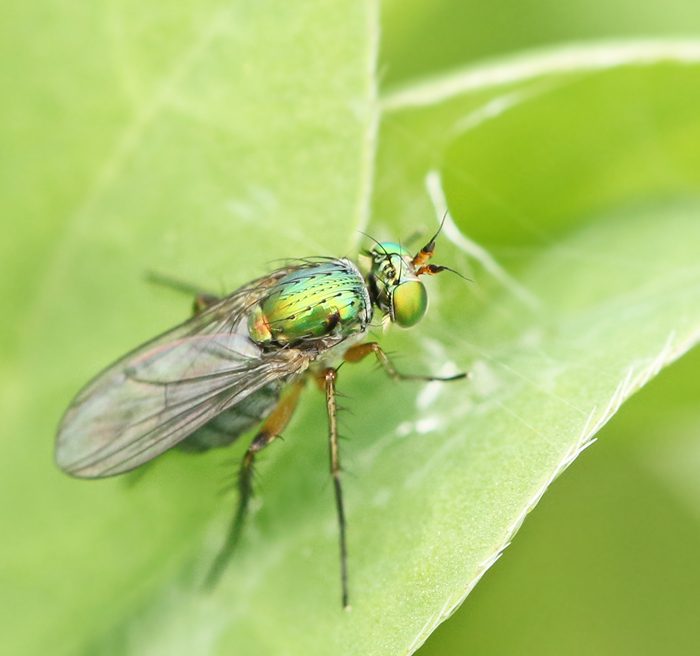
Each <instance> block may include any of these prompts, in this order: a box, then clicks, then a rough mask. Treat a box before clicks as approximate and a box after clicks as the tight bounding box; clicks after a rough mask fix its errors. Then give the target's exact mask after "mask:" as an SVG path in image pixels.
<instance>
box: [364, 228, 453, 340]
mask: <svg viewBox="0 0 700 656" xmlns="http://www.w3.org/2000/svg"><path fill="white" fill-rule="evenodd" d="M440 228H442V226H440ZM439 233H440V231H439V230H438V232H437V233H436V234H435V236H434V237H433V238H432V239H431V240H430V241H429V242H428V243H427V244H426V245H425V246H424V247H423V248H421V249H420V251H418V253H417V254H416V255H411V253H410V252H409V251H407V250H406V249H405V248H404V247H403V246H400V245H399V244H394V243H392V242H382V243H379V242H377V243H376V244H375V246H374V247H373V248H372V249H371V250H370V251H367V253H366V255H367V256H368V257H369V258H370V262H371V268H370V270H369V273H368V275H367V284H368V286H369V290H370V295H371V297H372V301H373V302H374V304H375V305H376V306H377V307H378V308H379V309H380V310H381V311H382V312H384V314H385V315H386V316H387V317H389V318H390V320H391V321H392V322H394V323H396V324H398V325H399V326H401V328H410V327H411V326H415V325H416V324H417V323H418V322H419V321H420V320H421V319H422V318H423V316H424V315H425V312H426V310H427V309H428V292H427V291H426V289H425V285H424V284H423V283H422V282H421V281H420V280H419V279H418V277H419V276H422V275H430V276H433V275H435V274H436V273H440V272H441V271H452V269H450V268H448V267H444V266H439V265H437V264H427V261H428V260H429V259H430V258H431V257H432V256H433V253H434V251H435V239H436V238H437V236H438V234H439ZM454 273H456V272H454Z"/></svg>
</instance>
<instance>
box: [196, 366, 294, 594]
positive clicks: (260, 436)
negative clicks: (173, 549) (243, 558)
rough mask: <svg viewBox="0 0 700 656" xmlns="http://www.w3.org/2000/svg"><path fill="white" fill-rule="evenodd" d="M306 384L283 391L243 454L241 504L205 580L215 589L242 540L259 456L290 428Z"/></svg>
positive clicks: (239, 476) (206, 583)
mask: <svg viewBox="0 0 700 656" xmlns="http://www.w3.org/2000/svg"><path fill="white" fill-rule="evenodd" d="M304 384H305V380H304V379H301V380H299V381H297V382H295V383H292V385H290V386H289V387H288V388H287V389H286V390H285V391H284V392H283V394H282V398H281V400H280V402H279V404H278V405H277V407H276V408H275V409H274V410H273V412H272V414H271V415H270V416H269V417H268V418H267V420H266V421H265V423H264V424H263V427H262V428H261V429H260V430H259V431H258V433H257V435H256V436H255V437H254V438H253V441H252V442H251V443H250V446H249V447H248V450H247V451H246V453H245V455H244V456H243V460H242V462H241V468H240V471H239V474H238V492H239V498H238V508H237V509H236V514H235V515H234V517H233V520H232V522H231V527H230V529H229V532H228V537H227V538H226V542H225V544H224V546H223V547H222V549H221V551H220V552H219V554H218V555H217V557H216V560H215V561H214V564H213V565H212V568H211V570H210V571H209V575H208V576H207V579H206V582H205V588H209V589H211V588H212V587H214V586H215V585H216V583H217V582H218V580H219V579H220V578H221V574H222V573H223V571H224V569H225V567H226V563H227V562H228V560H229V558H230V557H231V554H232V553H233V552H234V551H235V549H236V547H237V545H238V542H239V541H240V538H241V534H242V531H243V526H244V524H245V519H246V516H247V514H248V506H249V505H250V499H251V497H252V495H253V466H254V465H255V456H256V455H257V454H258V453H259V452H260V451H262V450H263V449H264V448H265V447H266V446H267V445H268V444H270V443H272V442H273V441H274V440H275V438H277V437H279V436H280V434H281V433H282V431H283V430H284V429H285V428H286V426H287V424H288V423H289V420H290V419H291V418H292V414H293V413H294V409H295V408H296V406H297V403H298V401H299V396H300V395H301V392H302V390H303V389H304Z"/></svg>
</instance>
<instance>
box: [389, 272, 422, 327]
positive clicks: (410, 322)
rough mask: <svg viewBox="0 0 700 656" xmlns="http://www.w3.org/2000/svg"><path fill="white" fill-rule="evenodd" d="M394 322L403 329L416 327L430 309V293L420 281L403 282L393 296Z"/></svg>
mask: <svg viewBox="0 0 700 656" xmlns="http://www.w3.org/2000/svg"><path fill="white" fill-rule="evenodd" d="M391 307H392V310H393V312H392V315H393V317H392V318H393V319H394V321H395V322H396V323H397V324H399V326H401V327H402V328H410V327H411V326H415V325H416V324H417V323H418V322H419V321H420V320H421V319H422V318H423V315H424V314H425V311H426V310H427V309H428V292H426V291H425V286H424V285H423V283H422V282H420V281H419V280H409V281H407V282H402V283H401V284H400V285H399V286H398V287H397V288H396V289H395V290H394V293H393V294H392V295H391Z"/></svg>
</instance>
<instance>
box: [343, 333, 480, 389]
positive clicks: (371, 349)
mask: <svg viewBox="0 0 700 656" xmlns="http://www.w3.org/2000/svg"><path fill="white" fill-rule="evenodd" d="M370 353H374V354H375V355H376V356H377V360H378V362H379V364H380V365H381V366H382V369H384V371H386V373H387V375H388V376H389V377H390V378H393V379H394V380H424V381H433V380H442V381H448V380H460V379H461V378H467V377H468V376H469V374H457V375H456V376H448V377H446V378H440V377H439V376H422V375H415V374H402V373H400V372H399V371H397V370H396V368H395V367H394V365H393V364H392V363H391V360H389V357H388V356H387V354H386V353H384V351H383V350H382V347H381V346H379V344H377V342H367V343H366V344H357V345H356V346H353V347H352V348H350V349H348V350H347V351H346V353H345V356H344V359H345V361H346V362H360V360H364V359H365V358H366V357H367V356H368V355H369V354H370Z"/></svg>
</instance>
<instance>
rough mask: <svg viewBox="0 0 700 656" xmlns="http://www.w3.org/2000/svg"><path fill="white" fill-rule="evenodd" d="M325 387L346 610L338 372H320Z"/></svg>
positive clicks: (345, 556)
mask: <svg viewBox="0 0 700 656" xmlns="http://www.w3.org/2000/svg"><path fill="white" fill-rule="evenodd" d="M321 376H322V379H323V382H324V383H325V388H326V409H327V410H328V446H329V449H330V457H331V476H332V477H333V487H334V488H335V505H336V509H337V512H338V527H339V528H340V580H341V585H342V588H343V608H345V609H346V610H348V609H349V608H350V605H349V603H348V549H347V544H346V542H345V511H344V509H343V487H342V485H341V481H340V450H339V448H338V406H337V403H336V401H335V381H336V378H337V377H338V372H337V371H336V370H335V369H326V370H325V371H324V372H323V373H322V374H321Z"/></svg>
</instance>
